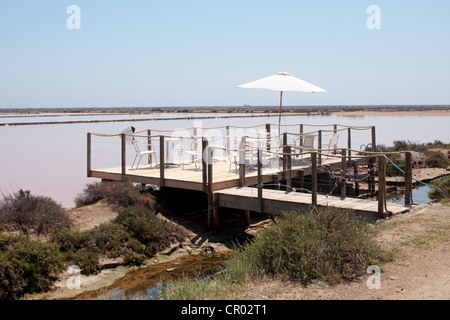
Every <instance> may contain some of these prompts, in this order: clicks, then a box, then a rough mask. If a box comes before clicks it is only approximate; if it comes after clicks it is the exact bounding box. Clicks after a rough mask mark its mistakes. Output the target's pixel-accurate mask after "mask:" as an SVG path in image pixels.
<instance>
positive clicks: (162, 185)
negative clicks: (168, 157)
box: [159, 136, 166, 187]
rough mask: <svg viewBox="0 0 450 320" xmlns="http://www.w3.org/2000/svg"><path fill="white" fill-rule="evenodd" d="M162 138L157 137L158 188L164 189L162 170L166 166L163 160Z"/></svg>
mask: <svg viewBox="0 0 450 320" xmlns="http://www.w3.org/2000/svg"><path fill="white" fill-rule="evenodd" d="M164 154H165V150H164V136H159V186H160V187H164V168H165V166H166V164H165V160H164Z"/></svg>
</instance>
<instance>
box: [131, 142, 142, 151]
mask: <svg viewBox="0 0 450 320" xmlns="http://www.w3.org/2000/svg"><path fill="white" fill-rule="evenodd" d="M131 143H132V144H133V147H134V150H136V152H137V153H141V150H139V147H138V145H137V142H136V140H134V139H133V140H131Z"/></svg>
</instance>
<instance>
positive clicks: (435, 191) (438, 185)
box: [428, 177, 450, 203]
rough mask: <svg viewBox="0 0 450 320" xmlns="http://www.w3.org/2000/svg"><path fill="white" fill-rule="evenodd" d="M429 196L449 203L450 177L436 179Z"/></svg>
mask: <svg viewBox="0 0 450 320" xmlns="http://www.w3.org/2000/svg"><path fill="white" fill-rule="evenodd" d="M428 197H429V198H430V199H432V200H437V201H440V202H444V203H448V202H449V201H450V177H446V178H444V179H442V180H439V181H436V182H434V183H433V184H432V187H431V190H430V192H428Z"/></svg>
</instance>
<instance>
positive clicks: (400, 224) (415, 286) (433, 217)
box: [237, 204, 450, 300]
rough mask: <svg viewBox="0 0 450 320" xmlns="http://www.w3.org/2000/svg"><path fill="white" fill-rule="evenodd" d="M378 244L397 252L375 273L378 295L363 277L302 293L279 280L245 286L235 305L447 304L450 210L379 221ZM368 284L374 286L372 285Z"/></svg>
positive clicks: (427, 209)
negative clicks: (332, 302) (381, 301)
mask: <svg viewBox="0 0 450 320" xmlns="http://www.w3.org/2000/svg"><path fill="white" fill-rule="evenodd" d="M377 228H379V229H380V235H379V240H380V242H381V243H382V244H383V246H384V247H386V248H397V249H398V252H397V253H396V255H395V259H394V261H393V262H388V263H382V264H381V265H380V266H379V267H380V269H381V274H380V277H379V279H380V286H379V289H376V288H374V289H369V288H368V286H367V280H368V279H369V277H371V279H370V280H373V278H374V276H373V275H370V274H367V275H364V276H362V277H360V278H359V279H358V280H357V281H354V282H351V283H348V284H338V285H335V286H330V285H327V284H323V283H315V284H313V285H311V286H308V287H307V288H304V287H302V286H300V285H298V284H295V283H291V282H283V281H281V280H267V279H264V280H259V281H254V282H252V283H250V284H248V285H247V286H246V287H245V292H244V293H242V294H240V295H239V296H238V297H237V298H238V299H280V300H300V299H314V300H315V299H332V300H339V299H346V300H377V299H386V300H399V299H402V300H403V299H416V300H425V299H445V300H448V299H450V207H448V206H447V207H445V206H441V205H437V204H434V205H424V206H420V207H417V208H416V209H414V210H412V211H411V212H409V213H406V214H403V215H399V216H396V217H393V218H391V219H390V220H386V221H382V222H381V223H380V224H379V226H377ZM369 284H372V285H374V284H375V282H374V281H370V282H369Z"/></svg>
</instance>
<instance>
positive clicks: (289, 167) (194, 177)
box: [87, 124, 412, 227]
mask: <svg viewBox="0 0 450 320" xmlns="http://www.w3.org/2000/svg"><path fill="white" fill-rule="evenodd" d="M340 127H342V126H340V125H333V129H332V130H320V129H318V130H315V131H314V132H315V134H316V136H317V146H318V148H315V147H312V148H311V147H309V148H306V147H304V146H303V145H302V144H301V145H300V146H296V145H295V144H289V143H288V141H289V139H288V134H290V135H292V136H293V137H294V138H295V137H298V136H306V134H304V131H303V125H300V133H299V134H295V133H288V132H284V133H283V138H282V141H283V142H282V149H283V151H281V150H278V151H277V149H278V148H275V147H274V146H277V145H278V143H280V141H275V142H273V141H271V140H270V139H269V138H267V141H266V143H265V144H264V143H263V146H262V148H261V146H257V147H255V146H251V144H250V141H251V139H256V140H257V141H259V140H258V139H261V138H259V137H253V138H250V136H248V137H247V136H242V137H240V138H239V139H238V140H239V141H240V144H239V148H236V147H234V149H233V148H231V147H230V141H231V140H229V139H230V135H229V129H230V128H229V127H228V126H227V127H226V135H225V137H226V139H224V141H226V144H225V145H224V146H220V147H217V146H214V145H213V144H212V145H211V146H210V147H208V146H207V145H208V135H205V136H198V135H197V131H196V129H197V128H195V127H194V128H190V129H192V130H193V133H192V137H197V138H199V137H202V139H201V140H200V142H198V141H197V140H194V141H197V143H201V150H202V152H201V154H202V158H201V159H199V160H200V161H199V162H200V163H197V166H195V165H194V164H193V163H189V164H184V165H183V164H178V165H174V164H172V163H168V162H169V161H168V159H173V158H171V157H168V154H169V153H170V152H169V151H170V148H169V146H170V144H168V142H169V141H174V139H178V140H179V139H181V138H180V137H175V136H165V135H156V136H152V135H151V130H147V132H146V134H145V135H142V134H141V135H130V134H125V133H121V134H120V135H102V134H93V133H88V135H87V174H88V177H93V178H99V179H102V180H112V181H129V182H134V183H141V184H150V185H156V186H159V187H162V188H163V187H169V188H178V189H184V190H194V191H199V192H205V193H206V194H207V197H208V204H207V206H208V225H209V226H214V227H215V226H216V225H217V222H218V213H219V209H220V207H224V208H233V209H241V210H244V211H245V212H246V216H249V212H250V211H256V212H264V213H270V214H277V213H280V212H282V211H287V210H293V209H294V210H296V209H297V210H303V209H309V208H311V207H312V206H317V207H325V206H332V207H337V208H346V209H352V210H355V211H357V212H360V213H369V214H371V215H374V216H376V217H383V216H385V214H386V211H387V212H389V213H392V214H398V213H402V212H405V211H408V210H409V209H410V208H411V203H412V198H411V190H412V170H411V168H412V165H411V153H410V152H405V167H406V172H405V179H404V180H405V182H404V185H405V205H404V206H403V205H401V204H393V203H387V204H386V203H385V202H386V200H385V195H386V173H385V172H386V159H385V156H386V153H382V152H378V151H377V150H375V146H376V139H375V127H373V126H372V127H368V128H369V129H370V130H371V145H372V146H373V147H372V150H371V151H360V150H354V149H352V148H351V132H353V131H356V130H366V129H368V128H361V127H352V128H350V127H344V128H340ZM215 129H217V128H215ZM265 129H266V133H267V136H268V137H270V136H271V130H270V125H269V124H266V125H265ZM352 130H353V131H352ZM325 131H326V132H333V134H337V133H338V132H342V131H346V132H347V148H339V149H337V148H336V146H335V147H334V149H333V148H332V147H330V146H329V147H328V149H323V146H324V143H323V141H322V136H323V135H322V133H323V132H325ZM205 132H206V131H205ZM314 132H309V133H308V134H312V133H314ZM92 135H98V136H103V137H112V138H114V137H117V136H120V141H121V144H120V150H121V151H120V153H121V162H120V164H121V166H118V167H112V168H106V169H105V168H100V169H97V168H93V167H92V165H93V163H92V159H91V158H92V141H91V136H92ZM129 136H133V138H135V137H136V138H140V139H141V140H142V139H143V138H147V151H150V152H152V153H153V154H155V156H156V159H158V163H160V164H162V165H158V166H152V165H148V164H147V165H144V164H141V165H140V166H139V168H138V169H136V168H132V167H131V166H129V165H128V163H127V147H126V146H127V144H128V140H127V138H129ZM192 137H190V136H189V137H187V138H186V137H184V138H183V139H188V140H189V139H192ZM152 139H153V140H152ZM246 139H248V141H247V140H246ZM178 140H177V141H178ZM180 141H181V140H180ZM232 141H236V139H233V140H232ZM259 142H260V141H259ZM259 142H258V143H259ZM263 142H264V140H263ZM272 142H273V143H272ZM252 143H253V142H252ZM198 147H199V145H198V144H197V146H196V147H195V150H196V151H198ZM207 148H208V149H207ZM217 148H218V149H223V151H226V152H225V153H228V157H224V158H220V157H219V158H218V159H216V158H215V156H216V155H217V156H219V155H220V152H218V153H219V154H216V155H214V150H215V149H217ZM270 148H272V149H270ZM280 148H281V147H280ZM266 149H267V151H268V152H255V151H256V150H260V151H263V150H266ZM269 149H270V150H269ZM173 150H174V149H173V148H172V152H173ZM299 150H302V152H303V153H302V154H303V155H304V156H306V155H308V156H309V161H303V160H302V159H301V157H302V156H301V155H300V154H299V153H298V152H300V151H299ZM136 151H137V152H139V150H136ZM236 153H237V154H238V156H236ZM265 153H266V154H268V155H269V157H268V158H264V154H265ZM255 154H257V156H256V157H257V158H258V157H263V158H262V160H261V162H259V160H257V159H254V157H255ZM274 154H276V156H274ZM230 155H232V156H233V157H234V159H238V160H239V161H236V162H239V163H240V164H235V163H233V162H231V163H230V162H229V161H230ZM213 156H214V159H216V160H218V161H216V162H213V163H208V162H209V161H207V159H208V158H209V159H211V158H212V157H213ZM270 158H272V159H277V160H274V161H275V162H277V161H279V162H278V163H276V164H275V165H273V163H272V165H273V166H272V168H266V167H264V165H263V164H266V163H265V162H266V161H267V160H269V159H270ZM156 159H155V161H156ZM178 159H184V157H178ZM264 159H265V160H266V161H265V160H264ZM255 160H257V161H255ZM172 161H176V158H175V160H172ZM247 161H250V162H252V163H255V162H256V163H258V164H259V168H258V167H257V166H256V167H253V168H251V167H249V166H248V165H244V162H247ZM270 161H272V160H270ZM270 161H269V162H270ZM351 166H353V171H352V169H349V168H350V167H351ZM359 166H363V167H364V168H363V170H365V172H367V173H366V175H367V176H366V177H363V179H366V181H367V182H368V183H369V186H370V188H369V190H370V191H371V192H374V191H375V190H377V193H378V199H377V201H371V200H364V199H358V198H350V197H347V196H346V194H347V193H346V189H347V179H348V177H353V178H354V182H355V189H358V190H359V187H358V186H357V184H358V183H359V182H357V180H360V181H363V180H361V178H360V176H358V171H359V169H358V167H359ZM357 170H358V171H357ZM321 172H328V173H329V174H328V176H329V177H328V178H327V180H324V179H323V178H321V177H319V175H320V174H321ZM352 172H353V173H352ZM335 173H337V175H335ZM306 176H309V177H308V178H310V179H309V180H308V182H307V184H309V185H308V188H310V192H311V193H300V192H285V191H280V190H274V189H267V187H269V188H270V184H272V183H273V184H276V185H278V183H279V182H280V181H281V182H282V183H283V184H285V185H286V187H287V189H288V190H290V188H291V187H292V186H293V184H292V183H293V182H295V183H297V184H298V185H300V186H303V182H304V181H305V180H304V177H306ZM320 176H322V175H320ZM295 178H298V179H297V181H294V179H295ZM319 179H321V181H326V182H323V183H322V188H323V185H324V184H325V183H329V185H331V179H334V181H337V182H335V187H336V186H337V184H339V185H340V187H339V188H340V191H341V192H340V194H341V197H338V196H326V195H323V194H319V193H318V182H319ZM376 179H377V182H376V185H375V180H376ZM252 186H253V187H252ZM255 186H259V188H258V187H257V188H255ZM264 188H265V189H264ZM261 190H262V191H261ZM333 190H334V188H333V189H332V190H330V194H331V193H332V191H333Z"/></svg>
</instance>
